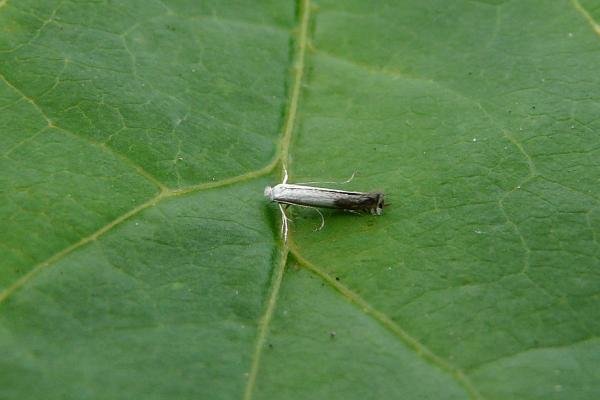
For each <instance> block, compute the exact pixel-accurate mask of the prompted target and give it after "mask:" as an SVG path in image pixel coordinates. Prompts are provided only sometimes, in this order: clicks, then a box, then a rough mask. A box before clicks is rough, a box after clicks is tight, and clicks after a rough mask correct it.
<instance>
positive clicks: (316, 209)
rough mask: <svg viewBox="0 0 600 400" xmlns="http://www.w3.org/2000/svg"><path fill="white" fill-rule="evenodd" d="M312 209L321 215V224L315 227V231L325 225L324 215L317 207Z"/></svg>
mask: <svg viewBox="0 0 600 400" xmlns="http://www.w3.org/2000/svg"><path fill="white" fill-rule="evenodd" d="M314 210H315V211H316V212H318V213H319V215H320V216H321V226H319V227H318V228H317V229H315V231H320V230H321V229H323V227H325V217H324V216H323V213H322V212H321V211H320V210H319V209H318V208H315V209H314Z"/></svg>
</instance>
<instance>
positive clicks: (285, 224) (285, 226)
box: [277, 203, 289, 243]
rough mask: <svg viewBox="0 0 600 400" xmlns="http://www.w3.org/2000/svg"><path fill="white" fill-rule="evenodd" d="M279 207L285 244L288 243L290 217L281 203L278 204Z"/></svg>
mask: <svg viewBox="0 0 600 400" xmlns="http://www.w3.org/2000/svg"><path fill="white" fill-rule="evenodd" d="M277 205H278V206H279V211H280V212H281V235H282V236H283V242H284V243H287V238H288V231H289V225H288V217H287V215H286V214H285V210H284V208H283V206H282V205H281V203H277Z"/></svg>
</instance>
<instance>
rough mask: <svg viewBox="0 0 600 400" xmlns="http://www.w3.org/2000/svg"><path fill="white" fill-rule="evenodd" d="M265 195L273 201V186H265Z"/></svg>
mask: <svg viewBox="0 0 600 400" xmlns="http://www.w3.org/2000/svg"><path fill="white" fill-rule="evenodd" d="M265 197H266V198H267V199H269V200H271V201H273V188H272V187H271V186H267V187H266V188H265Z"/></svg>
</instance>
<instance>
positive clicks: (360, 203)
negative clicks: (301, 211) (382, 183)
mask: <svg viewBox="0 0 600 400" xmlns="http://www.w3.org/2000/svg"><path fill="white" fill-rule="evenodd" d="M353 177H354V175H353ZM351 179H352V178H350V180H351ZM287 180H288V175H287V171H285V175H284V178H283V182H282V183H280V184H278V185H275V186H273V187H271V186H267V187H266V188H265V192H264V194H265V197H266V198H267V199H268V200H270V201H272V202H275V203H277V205H278V206H279V210H280V211H281V214H282V218H283V225H282V230H283V234H284V240H285V241H287V232H288V223H287V222H288V218H287V216H286V214H285V209H284V207H283V205H286V206H289V205H295V206H302V207H310V208H314V209H315V210H317V212H319V214H320V215H321V221H322V223H321V228H322V227H323V226H324V219H323V214H321V212H320V211H319V210H318V208H333V209H339V210H347V211H351V212H359V213H369V214H372V215H382V214H383V207H384V205H385V202H384V194H383V193H381V192H351V191H347V190H337V189H329V188H323V187H316V186H309V185H305V184H289V183H287ZM319 229H320V228H319Z"/></svg>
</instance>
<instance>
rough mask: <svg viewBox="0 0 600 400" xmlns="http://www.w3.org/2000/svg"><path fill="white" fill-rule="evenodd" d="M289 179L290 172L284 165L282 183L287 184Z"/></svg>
mask: <svg viewBox="0 0 600 400" xmlns="http://www.w3.org/2000/svg"><path fill="white" fill-rule="evenodd" d="M287 180H288V172H287V169H286V168H285V165H284V166H283V182H282V183H283V184H284V185H285V184H286V183H287Z"/></svg>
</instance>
